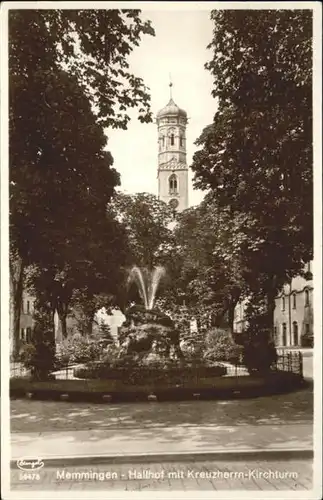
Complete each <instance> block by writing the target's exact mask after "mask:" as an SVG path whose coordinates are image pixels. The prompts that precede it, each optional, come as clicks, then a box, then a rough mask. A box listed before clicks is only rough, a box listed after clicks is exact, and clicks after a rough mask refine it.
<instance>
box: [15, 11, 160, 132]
mask: <svg viewBox="0 0 323 500" xmlns="http://www.w3.org/2000/svg"><path fill="white" fill-rule="evenodd" d="M146 34H148V35H154V30H153V28H152V27H151V23H150V21H145V22H143V21H142V20H141V19H140V10H135V9H124V10H116V9H100V10H98V9H87V10H79V9H78V10H65V9H64V10H61V9H55V10H53V9H51V10H45V9H44V10H36V9H33V10H19V9H15V10H11V11H9V42H10V53H9V58H10V59H9V67H10V74H11V75H17V76H20V78H21V79H28V78H29V79H33V74H34V72H35V71H51V70H55V71H57V70H58V69H59V68H61V69H65V70H66V71H67V72H68V74H69V75H71V76H73V77H75V78H76V79H77V81H78V83H79V84H82V86H83V89H84V91H85V93H86V97H87V99H88V100H89V101H90V102H91V104H92V106H93V107H94V108H95V110H96V115H97V119H98V121H99V123H100V124H101V125H102V126H104V127H109V128H110V127H113V128H116V127H117V128H126V126H127V123H128V121H129V119H130V118H129V116H128V115H127V113H126V112H127V110H128V109H129V108H131V107H139V116H138V117H139V120H140V121H142V122H147V121H148V122H149V121H151V119H152V115H151V111H150V95H149V93H148V89H147V87H146V86H145V85H144V82H143V80H142V79H141V78H138V77H136V76H135V75H134V74H133V73H131V71H130V69H129V63H128V61H127V58H128V56H129V55H130V54H131V52H132V51H133V49H134V48H135V47H136V46H138V45H139V44H140V41H141V37H142V36H143V35H146ZM49 90H50V89H49ZM39 96H40V97H41V98H46V95H45V96H44V95H42V94H40V95H39Z"/></svg>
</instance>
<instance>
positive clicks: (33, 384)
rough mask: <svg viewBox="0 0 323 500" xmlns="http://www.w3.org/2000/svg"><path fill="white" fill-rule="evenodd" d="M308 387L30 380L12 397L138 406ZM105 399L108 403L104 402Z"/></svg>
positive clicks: (230, 381) (298, 381)
mask: <svg viewBox="0 0 323 500" xmlns="http://www.w3.org/2000/svg"><path fill="white" fill-rule="evenodd" d="M303 384H304V380H303V378H302V377H301V376H300V375H296V374H294V373H286V372H273V373H271V374H269V375H268V376H266V377H254V376H253V377H249V376H244V377H235V376H234V377H231V376H229V377H223V378H222V377H214V378H201V379H199V381H198V384H192V382H191V381H190V382H189V383H187V384H178V385H177V386H174V385H169V384H167V383H166V382H164V383H160V384H152V383H149V381H147V383H146V384H142V385H128V384H124V383H123V382H122V381H120V380H98V379H95V380H93V379H92V380H91V379H88V380H49V381H45V382H39V381H33V380H29V379H26V378H13V379H11V380H10V397H12V398H24V397H30V398H33V399H41V400H48V399H50V400H59V399H61V397H62V395H63V394H65V395H67V396H65V398H66V399H68V400H69V401H92V402H104V401H108V402H132V401H133V402H138V401H143V402H144V401H149V400H151V399H152V398H151V397H150V398H149V396H150V395H151V394H153V395H155V396H156V400H157V401H183V400H192V399H233V398H250V397H258V396H265V395H271V394H278V393H284V392H290V391H292V390H294V389H297V388H299V387H300V386H302V385H303ZM104 396H105V399H103V398H104Z"/></svg>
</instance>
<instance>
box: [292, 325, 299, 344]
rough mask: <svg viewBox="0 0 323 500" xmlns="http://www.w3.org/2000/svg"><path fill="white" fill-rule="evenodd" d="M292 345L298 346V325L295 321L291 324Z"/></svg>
mask: <svg viewBox="0 0 323 500" xmlns="http://www.w3.org/2000/svg"><path fill="white" fill-rule="evenodd" d="M293 345H298V324H297V321H294V322H293Z"/></svg>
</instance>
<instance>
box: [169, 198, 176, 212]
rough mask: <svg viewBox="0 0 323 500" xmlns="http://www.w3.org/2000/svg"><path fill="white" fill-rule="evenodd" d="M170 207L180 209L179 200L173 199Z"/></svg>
mask: <svg viewBox="0 0 323 500" xmlns="http://www.w3.org/2000/svg"><path fill="white" fill-rule="evenodd" d="M169 206H170V207H171V208H172V209H173V210H175V208H177V207H178V200H176V198H172V199H171V200H170V201H169Z"/></svg>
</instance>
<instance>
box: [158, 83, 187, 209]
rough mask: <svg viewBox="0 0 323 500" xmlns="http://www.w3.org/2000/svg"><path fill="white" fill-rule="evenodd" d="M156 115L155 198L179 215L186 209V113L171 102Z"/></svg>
mask: <svg viewBox="0 0 323 500" xmlns="http://www.w3.org/2000/svg"><path fill="white" fill-rule="evenodd" d="M169 86H170V101H169V103H168V104H167V106H165V107H164V108H163V109H161V110H160V111H159V112H158V113H157V119H156V123H157V128H158V197H159V199H161V200H162V201H165V202H166V203H168V204H170V206H171V207H172V208H173V209H174V210H176V211H179V212H181V211H182V210H185V209H186V208H188V167H187V163H186V125H187V113H186V112H185V111H184V110H183V109H180V108H179V107H178V106H177V105H176V104H175V102H174V101H173V98H172V84H171V83H170V85H169Z"/></svg>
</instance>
